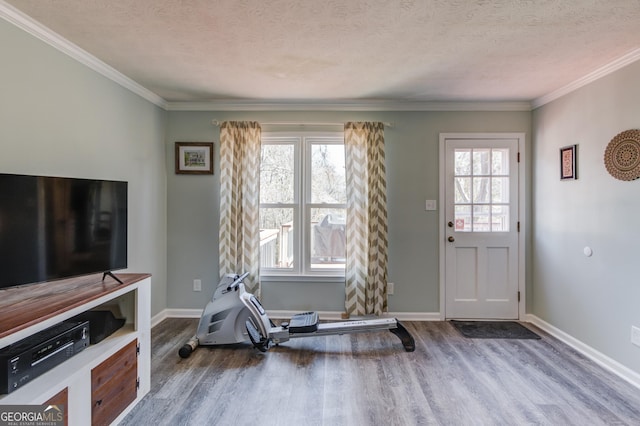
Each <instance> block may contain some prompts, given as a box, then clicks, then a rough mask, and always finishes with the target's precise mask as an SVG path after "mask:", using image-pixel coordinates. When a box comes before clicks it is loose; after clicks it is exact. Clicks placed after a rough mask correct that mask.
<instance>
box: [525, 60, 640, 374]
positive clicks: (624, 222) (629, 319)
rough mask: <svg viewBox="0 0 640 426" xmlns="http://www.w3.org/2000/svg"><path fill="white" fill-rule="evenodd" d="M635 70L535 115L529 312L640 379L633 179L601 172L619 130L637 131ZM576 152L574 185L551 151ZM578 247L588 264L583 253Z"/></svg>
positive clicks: (639, 66) (638, 204)
mask: <svg viewBox="0 0 640 426" xmlns="http://www.w3.org/2000/svg"><path fill="white" fill-rule="evenodd" d="M638 76H640V62H636V63H634V64H631V65H629V66H627V67H625V68H623V69H622V70H619V71H617V72H615V73H614V74H611V75H609V76H607V77H604V78H602V79H600V80H598V81H596V82H594V83H591V84H589V85H587V86H585V87H583V88H581V89H579V90H577V91H575V92H573V93H571V94H569V95H567V96H564V97H562V98H560V99H558V100H556V101H554V102H552V103H549V104H547V105H544V106H543V107H541V108H538V109H536V110H535V111H534V114H533V128H534V144H533V152H534V155H533V156H534V164H533V167H534V176H533V178H534V182H533V188H534V191H533V206H534V208H533V220H534V224H535V225H534V229H533V235H532V238H533V259H532V262H531V269H532V274H533V286H532V287H533V314H535V315H536V316H538V317H539V318H541V319H542V320H544V321H546V322H548V323H550V324H552V325H553V326H555V327H557V328H559V329H560V330H562V331H564V332H566V333H568V334H570V335H571V336H573V337H575V338H576V339H578V340H580V341H582V342H584V343H586V344H587V345H589V346H591V347H592V348H594V349H596V350H598V351H600V352H602V353H604V354H605V355H607V356H609V357H611V358H613V359H615V360H616V361H618V362H620V363H622V364H624V365H626V366H627V367H630V368H632V369H634V370H635V371H637V372H640V348H639V347H637V346H633V345H632V344H631V343H630V335H631V326H632V325H635V326H638V327H640V279H639V278H638V269H637V268H636V266H638V263H637V262H638V254H639V253H640V250H639V248H638V236H639V235H640V220H639V219H638V218H639V215H638V211H640V180H637V181H631V182H623V181H618V180H616V179H614V178H613V177H611V176H610V175H609V174H608V173H607V171H606V169H605V166H604V162H603V157H604V151H605V148H606V146H607V144H608V143H609V141H610V140H611V139H612V138H613V137H614V136H615V135H617V134H618V133H619V132H622V131H624V130H629V129H638V128H640V78H638ZM570 144H578V163H579V165H578V180H576V181H560V180H559V153H558V149H559V148H560V147H562V146H565V145H570ZM585 246H589V247H591V248H592V250H593V256H592V257H586V256H585V255H584V254H583V249H584V247H585Z"/></svg>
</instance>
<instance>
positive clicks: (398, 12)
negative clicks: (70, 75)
mask: <svg viewBox="0 0 640 426" xmlns="http://www.w3.org/2000/svg"><path fill="white" fill-rule="evenodd" d="M6 2H7V3H9V4H11V5H13V6H14V7H16V8H17V9H19V10H21V11H22V12H24V13H26V14H27V15H29V16H30V17H32V18H33V19H35V20H36V21H39V22H40V23H42V24H43V25H45V26H46V27H48V28H50V29H51V30H53V31H54V32H56V33H58V34H59V35H61V36H62V37H64V38H66V39H67V40H69V41H71V42H72V43H75V44H76V45H78V46H79V47H81V48H82V49H84V50H86V51H88V52H89V53H91V54H92V55H94V56H95V57H97V58H99V59H100V60H102V61H103V62H105V63H107V64H108V65H110V66H112V67H113V68H115V69H116V70H118V71H120V72H121V73H123V74H124V75H126V76H127V77H129V78H131V79H132V80H134V81H136V82H137V83H138V84H140V85H142V86H143V87H145V88H147V89H149V90H150V91H152V92H154V93H156V94H157V95H159V96H160V97H162V98H164V99H165V100H166V101H170V102H179V101H213V100H221V99H224V100H230V99H231V100H233V99H236V100H252V101H271V102H273V101H278V102H282V101H314V100H315V101H340V100H387V101H421V102H422V101H531V100H533V99H536V98H538V97H541V96H544V95H547V94H549V93H551V92H553V91H555V90H557V89H559V88H561V87H563V86H565V85H567V84H570V83H572V82H573V81H575V80H577V79H580V78H581V77H583V76H585V75H586V74H588V73H591V72H593V71H594V70H596V69H598V68H600V67H602V66H604V65H606V64H608V63H610V62H612V61H614V60H616V59H618V58H620V57H622V56H624V55H625V54H628V53H629V52H631V51H634V50H637V49H638V48H640V0H528V1H527V0H395V1H389V0H324V1H323V0H270V1H267V0H219V1H212V0H182V1H178V0H8V1H6Z"/></svg>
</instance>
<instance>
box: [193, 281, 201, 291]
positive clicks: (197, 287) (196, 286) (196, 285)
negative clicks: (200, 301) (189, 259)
mask: <svg viewBox="0 0 640 426" xmlns="http://www.w3.org/2000/svg"><path fill="white" fill-rule="evenodd" d="M193 291H202V280H193Z"/></svg>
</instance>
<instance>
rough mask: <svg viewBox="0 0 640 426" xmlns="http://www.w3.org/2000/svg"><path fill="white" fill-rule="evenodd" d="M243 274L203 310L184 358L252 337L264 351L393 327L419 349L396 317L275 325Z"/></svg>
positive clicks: (228, 279)
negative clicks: (312, 338) (248, 288)
mask: <svg viewBox="0 0 640 426" xmlns="http://www.w3.org/2000/svg"><path fill="white" fill-rule="evenodd" d="M247 275H248V273H245V274H243V275H234V274H227V275H225V276H224V277H223V278H222V280H221V281H220V283H219V284H218V287H217V288H216V291H215V292H214V294H213V297H212V298H211V301H210V302H209V303H207V306H206V307H205V308H204V310H203V312H202V316H201V317H200V323H199V324H198V329H197V331H196V335H195V336H193V337H192V338H191V339H190V340H189V341H188V342H187V343H186V344H185V345H184V346H182V347H181V348H180V350H179V351H178V354H179V355H180V357H182V358H188V357H189V355H191V353H192V352H193V351H194V350H195V349H196V348H197V347H198V346H214V345H226V344H232V343H240V342H246V341H248V340H250V341H251V342H252V343H253V345H254V346H255V347H256V348H257V349H259V350H260V351H262V352H266V351H267V349H269V345H270V344H271V343H275V344H279V343H283V342H286V341H288V340H290V339H293V338H298V337H309V336H328V335H333V334H348V333H363V332H375V331H381V330H389V331H390V332H392V333H393V334H395V335H396V336H398V337H399V338H400V341H401V342H402V345H403V347H404V349H405V350H406V351H407V352H413V351H414V350H415V341H414V339H413V336H411V334H410V333H409V332H408V331H407V329H406V328H404V326H403V325H402V324H401V323H400V322H399V321H398V320H397V319H395V318H376V319H366V320H356V321H343V322H329V323H320V322H319V318H318V314H317V313H316V312H304V313H301V314H298V315H294V316H293V317H292V318H291V321H289V322H283V323H282V324H280V325H275V324H274V323H273V322H272V321H271V320H270V319H269V316H268V315H267V313H266V311H265V310H264V308H263V307H262V305H261V304H260V302H259V301H258V299H256V298H255V296H254V295H253V294H251V293H249V292H247V291H246V290H245V287H244V283H243V280H244V279H245V278H246V277H247Z"/></svg>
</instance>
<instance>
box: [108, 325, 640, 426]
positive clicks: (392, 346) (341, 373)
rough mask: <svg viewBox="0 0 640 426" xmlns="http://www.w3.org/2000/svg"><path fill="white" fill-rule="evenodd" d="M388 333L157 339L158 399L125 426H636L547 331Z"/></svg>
mask: <svg viewBox="0 0 640 426" xmlns="http://www.w3.org/2000/svg"><path fill="white" fill-rule="evenodd" d="M403 324H404V325H405V327H406V328H407V329H408V330H409V331H410V332H411V333H412V334H413V336H414V338H415V340H416V351H415V352H412V353H407V352H405V351H404V350H403V348H402V345H401V343H400V341H399V339H398V338H397V337H396V336H394V335H393V334H391V333H389V332H378V333H367V334H351V335H343V336H327V337H310V338H303V339H295V340H292V341H289V342H286V343H284V344H282V345H280V346H274V347H272V348H271V349H270V350H269V351H268V352H266V353H260V352H258V351H257V350H256V349H254V348H253V347H252V346H251V345H250V344H238V345H232V346H224V347H215V348H205V347H201V348H198V349H197V350H196V351H195V352H194V353H193V354H192V355H191V357H190V358H188V359H186V360H183V359H181V358H179V357H178V349H179V348H180V346H182V344H183V343H184V342H185V341H186V340H187V339H188V338H189V337H190V336H192V335H193V334H194V333H195V330H196V327H197V320H194V319H167V320H165V321H163V322H162V323H161V324H160V325H158V326H156V327H155V328H154V329H153V331H152V366H151V381H152V383H151V392H150V393H149V394H148V395H147V396H146V397H145V398H144V399H143V400H142V401H141V403H140V404H138V406H136V407H135V408H134V410H133V411H132V412H131V413H130V414H129V415H128V416H127V417H126V418H125V419H124V421H123V422H122V423H121V424H123V425H135V426H138V425H154V426H155V425H234V426H244V425H260V426H262V425H285V426H287V425H300V424H304V425H331V426H334V425H349V426H351V425H363V426H369V425H385V426H386V425H402V426H405V425H580V426H583V425H640V390H639V389H638V388H636V387H634V386H632V385H631V384H629V383H627V382H626V381H624V380H622V379H620V378H618V377H617V376H615V375H613V374H612V373H610V372H608V371H606V370H604V369H602V368H601V367H599V366H597V365H596V364H594V363H593V362H592V361H590V360H588V359H586V358H585V357H583V356H582V355H580V354H579V353H577V352H576V351H574V350H573V349H571V348H570V347H568V346H566V345H565V344H563V343H561V342H559V341H558V340H556V339H555V338H553V337H551V336H549V335H548V334H546V333H545V332H543V331H541V330H539V329H537V328H535V327H534V326H531V325H529V324H526V326H527V327H529V328H530V329H532V330H533V331H535V332H536V333H538V334H539V335H540V336H541V337H542V339H541V340H501V339H467V338H464V337H462V336H461V335H460V334H459V333H458V331H457V330H455V329H454V328H453V326H452V325H451V324H449V323H447V322H407V323H403Z"/></svg>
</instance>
